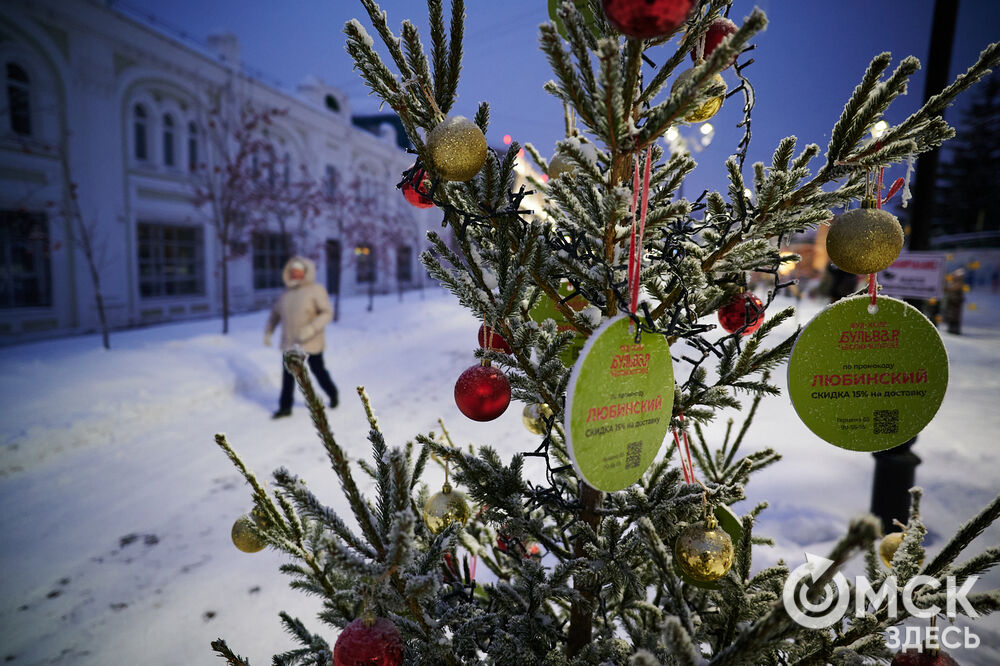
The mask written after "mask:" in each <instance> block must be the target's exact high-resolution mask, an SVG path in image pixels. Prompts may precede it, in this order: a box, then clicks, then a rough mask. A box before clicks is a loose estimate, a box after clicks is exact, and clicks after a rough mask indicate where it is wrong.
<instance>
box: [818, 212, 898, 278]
mask: <svg viewBox="0 0 1000 666" xmlns="http://www.w3.org/2000/svg"><path fill="white" fill-rule="evenodd" d="M902 249H903V227H901V226H899V220H897V219H896V217H895V216H894V215H893V214H892V213H890V212H888V211H885V210H880V209H878V208H875V207H874V202H872V201H865V202H864V204H863V205H862V207H861V208H855V209H854V210H849V211H847V212H846V213H844V214H843V215H838V216H837V217H835V218H834V220H833V222H832V223H831V224H830V233H828V234H827V235H826V253H827V254H828V255H830V261H832V262H833V263H835V264H837V267H838V268H839V269H840V270H842V271H846V272H848V273H856V274H857V275H868V274H870V273H878V272H879V271H882V270H885V269H886V268H889V266H891V265H892V262H894V261H896V257H898V256H899V253H900V251H901V250H902Z"/></svg>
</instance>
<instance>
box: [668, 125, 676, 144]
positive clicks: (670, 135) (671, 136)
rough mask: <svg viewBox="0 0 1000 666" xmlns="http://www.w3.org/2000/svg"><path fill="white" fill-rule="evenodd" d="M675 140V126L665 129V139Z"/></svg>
mask: <svg viewBox="0 0 1000 666" xmlns="http://www.w3.org/2000/svg"><path fill="white" fill-rule="evenodd" d="M676 140H677V128H676V127H671V128H669V129H668V130H667V141H676Z"/></svg>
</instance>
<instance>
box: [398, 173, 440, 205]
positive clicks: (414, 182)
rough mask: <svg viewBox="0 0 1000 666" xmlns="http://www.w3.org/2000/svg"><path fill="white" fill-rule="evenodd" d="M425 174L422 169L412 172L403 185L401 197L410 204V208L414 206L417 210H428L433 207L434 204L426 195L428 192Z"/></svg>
mask: <svg viewBox="0 0 1000 666" xmlns="http://www.w3.org/2000/svg"><path fill="white" fill-rule="evenodd" d="M426 177H427V172H425V171H424V170H423V169H417V170H416V171H414V172H413V175H411V176H410V177H409V178H408V179H407V180H406V182H405V183H403V187H402V190H403V197H404V198H405V199H406V200H407V201H408V202H409V203H410V205H411V206H416V207H417V208H430V207H432V206H433V205H434V202H433V201H431V200H430V198H428V197H427V196H425V195H426V194H428V193H429V192H430V190H429V189H428V187H427V181H426V180H425V179H426Z"/></svg>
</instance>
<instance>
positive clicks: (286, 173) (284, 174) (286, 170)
mask: <svg viewBox="0 0 1000 666" xmlns="http://www.w3.org/2000/svg"><path fill="white" fill-rule="evenodd" d="M291 170H292V156H291V155H289V154H288V153H285V159H284V160H282V163H281V178H282V181H283V182H284V184H285V187H288V183H289V181H290V180H291V178H292V174H291Z"/></svg>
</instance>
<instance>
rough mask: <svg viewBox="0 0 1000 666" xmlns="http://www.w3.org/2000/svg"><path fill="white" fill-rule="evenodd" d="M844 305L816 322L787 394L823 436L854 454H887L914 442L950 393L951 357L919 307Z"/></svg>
mask: <svg viewBox="0 0 1000 666" xmlns="http://www.w3.org/2000/svg"><path fill="white" fill-rule="evenodd" d="M870 303H871V298H870V297H869V296H856V297H853V298H845V299H843V300H840V301H838V302H836V303H834V304H833V305H831V306H829V307H828V308H827V309H826V310H824V311H823V312H821V313H819V314H818V315H816V317H814V318H813V320H812V321H810V322H809V323H808V324H807V325H806V327H805V328H804V329H803V330H802V332H801V333H800V334H799V337H798V339H797V340H796V341H795V346H794V347H793V348H792V355H791V358H789V360H788V393H789V396H790V397H791V399H792V404H793V405H794V406H795V411H796V412H798V415H799V418H801V419H802V421H803V422H804V423H805V424H806V425H807V426H809V429H810V430H812V431H813V432H814V433H816V435H818V436H819V437H821V438H822V439H824V440H826V441H827V442H830V443H831V444H835V445H837V446H839V447H842V448H845V449H850V450H852V451H884V450H885V449H891V448H892V447H894V446H898V445H900V444H902V443H903V442H905V441H907V440H909V439H911V438H912V437H915V436H916V435H917V433H919V432H920V431H921V430H923V429H924V427H925V426H926V425H927V424H928V423H929V422H930V420H931V419H932V418H933V417H934V415H935V414H936V413H937V410H938V407H940V406H941V401H942V400H943V399H944V394H945V390H946V389H947V388H948V355H947V353H946V352H945V349H944V344H943V343H942V342H941V336H940V335H939V334H938V331H937V328H936V327H935V326H934V324H932V323H931V322H930V321H929V320H928V319H927V318H926V317H925V316H924V315H923V314H921V313H920V311H918V310H917V309H916V308H914V307H912V306H910V305H907V304H906V303H904V302H902V301H899V300H896V299H894V298H884V297H879V298H878V299H877V306H878V311H877V312H875V313H874V314H871V313H870V312H869V311H868V306H869V305H870Z"/></svg>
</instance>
